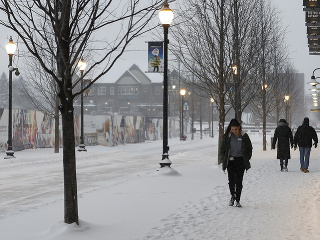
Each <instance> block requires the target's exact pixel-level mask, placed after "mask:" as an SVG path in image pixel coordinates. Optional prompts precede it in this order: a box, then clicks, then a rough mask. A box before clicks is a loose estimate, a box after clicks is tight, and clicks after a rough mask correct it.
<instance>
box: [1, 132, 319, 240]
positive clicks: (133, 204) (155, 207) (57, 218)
mask: <svg viewBox="0 0 320 240" xmlns="http://www.w3.org/2000/svg"><path fill="white" fill-rule="evenodd" d="M216 136H217V135H216ZM249 136H250V137H251V140H252V141H253V147H254V149H253V158H252V160H251V165H252V168H251V169H250V170H249V171H248V172H247V173H245V176H244V184H243V185H244V189H243V194H242V199H241V203H242V206H243V207H242V208H236V207H229V206H228V201H229V198H230V196H229V190H228V180H227V174H224V173H223V171H222V170H221V166H218V165H217V138H213V139H212V138H208V137H207V138H204V139H202V140H200V139H198V137H197V138H196V140H194V141H191V140H189V139H190V138H188V140H187V141H182V142H180V141H179V140H178V139H173V140H171V139H170V140H169V145H170V151H169V154H170V160H171V161H172V162H173V163H172V168H173V170H176V171H177V172H178V173H177V172H175V171H170V170H168V169H166V168H165V169H160V171H157V170H159V161H160V160H161V152H162V141H155V142H145V143H141V144H126V145H122V146H117V147H113V148H110V147H109V148H108V147H103V146H94V147H87V148H88V152H81V153H79V152H77V172H78V175H77V176H78V195H79V196H78V197H79V216H80V226H76V225H74V224H72V225H67V224H64V223H63V182H62V178H63V177H62V153H59V154H54V153H53V149H36V150H25V151H21V152H16V153H15V156H16V157H17V158H16V159H10V160H4V159H3V160H1V164H0V192H1V201H0V232H1V239H4V240H7V239H10V240H29V239H30V240H31V239H32V240H47V239H48V240H49V239H51V240H64V239H68V240H73V239H77V240H82V239H83V240H87V239H90V240H91V239H95V240H99V239H103V240H109V239H110V240H153V239H161V240H167V239H174V240H184V239H186V240H187V239H190V240H191V239H192V240H194V239H197V240H198V239H210V240H211V239H219V240H232V239H237V240H255V239H259V240H260V239H262V240H263V239H265V240H267V239H268V240H273V239H274V240H282V239H288V240H298V239H299V240H303V239H308V240H313V239H320V231H319V230H318V229H319V223H320V216H319V214H320V195H319V176H320V161H319V160H320V159H319V157H320V156H319V155H320V153H319V149H312V152H311V160H310V173H308V174H305V173H302V172H300V170H299V167H300V166H299V152H298V151H293V150H292V159H291V160H289V167H288V168H289V172H287V173H285V172H280V171H279V169H280V167H279V162H278V160H277V159H275V156H276V151H274V150H272V151H271V150H270V145H269V144H268V150H267V151H262V137H261V135H259V134H258V133H256V135H255V134H254V133H249ZM268 139H270V136H268ZM3 155H4V153H3Z"/></svg>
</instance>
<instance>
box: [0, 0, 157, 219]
mask: <svg viewBox="0 0 320 240" xmlns="http://www.w3.org/2000/svg"><path fill="white" fill-rule="evenodd" d="M162 3H163V1H160V0H154V1H147V2H145V1H139V0H129V1H115V0H109V1H100V0H54V1H40V0H31V1H20V0H1V1H0V11H1V12H2V13H3V14H4V15H5V16H6V18H5V19H3V18H2V19H0V24H1V25H2V26H4V27H6V28H8V29H11V30H12V32H14V33H15V34H16V35H17V36H19V38H20V39H21V41H22V45H23V46H20V51H19V52H20V54H21V55H22V56H23V60H24V62H25V63H26V62H29V63H33V64H34V65H35V66H39V67H40V68H41V70H40V71H42V72H44V73H45V74H47V75H48V78H49V79H50V82H48V80H45V79H48V78H43V80H44V82H43V83H44V86H49V85H50V86H52V85H53V86H54V87H53V88H52V89H54V95H55V96H56V99H57V100H56V102H57V103H58V109H59V112H60V114H61V117H62V132H63V170H64V198H65V201H64V202H65V204H64V221H65V223H74V222H75V223H77V224H78V223H79V219H78V198H77V178H76V156H75V141H74V114H73V102H74V99H75V98H76V97H77V96H79V95H80V94H81V93H82V92H84V91H85V90H86V89H87V88H89V87H90V86H91V85H92V84H94V83H95V82H96V81H98V80H99V79H100V78H101V77H102V76H104V75H105V74H106V73H108V72H109V70H110V69H111V68H112V67H113V66H114V64H115V62H116V61H117V60H118V59H119V58H120V56H121V55H122V54H123V53H124V51H125V50H126V48H127V47H128V45H129V44H130V43H131V42H132V40H133V39H135V38H137V37H139V36H141V35H142V34H144V33H145V32H146V31H149V30H150V29H152V28H153V27H154V25H150V26H149V22H150V21H151V20H152V19H154V18H155V14H157V13H158V10H159V9H160V8H161V7H162ZM106 33H107V35H106ZM82 57H83V58H85V59H91V61H90V62H89V63H88V65H89V67H88V68H87V69H86V71H85V74H84V75H83V78H85V77H87V76H92V77H91V79H92V81H91V84H89V85H88V86H86V88H84V89H79V88H78V90H77V89H76V86H77V85H78V83H79V82H80V81H81V80H82V78H79V79H77V80H76V81H73V80H74V79H73V76H74V75H75V74H76V73H77V71H78V68H77V63H78V61H79V59H80V58H82ZM20 65H21V63H20ZM42 89H46V88H45V87H43V88H42Z"/></svg>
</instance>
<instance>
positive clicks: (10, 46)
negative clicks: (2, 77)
mask: <svg viewBox="0 0 320 240" xmlns="http://www.w3.org/2000/svg"><path fill="white" fill-rule="evenodd" d="M16 49H17V45H16V44H15V43H14V42H13V40H12V37H10V39H9V42H8V43H7V45H6V51H7V53H8V55H9V65H8V67H9V122H8V148H7V151H6V154H7V155H6V156H5V157H4V158H5V159H8V158H14V157H15V156H14V151H13V150H12V72H13V71H14V70H15V71H16V75H19V71H18V69H17V68H13V66H12V57H13V55H14V53H15V51H16Z"/></svg>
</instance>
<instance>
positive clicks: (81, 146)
mask: <svg viewBox="0 0 320 240" xmlns="http://www.w3.org/2000/svg"><path fill="white" fill-rule="evenodd" d="M78 151H79V152H86V151H87V149H86V145H84V144H80V145H79V149H78Z"/></svg>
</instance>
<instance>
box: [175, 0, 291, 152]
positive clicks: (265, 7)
mask: <svg viewBox="0 0 320 240" xmlns="http://www.w3.org/2000/svg"><path fill="white" fill-rule="evenodd" d="M178 2H179V7H178V8H177V9H179V10H178V13H177V15H178V16H177V18H176V19H175V25H174V26H173V27H172V30H171V32H170V33H171V35H172V36H173V38H174V41H172V42H171V48H172V52H173V54H174V55H175V57H176V58H177V59H178V60H179V61H180V62H182V64H183V66H184V68H185V75H190V73H191V74H192V75H194V76H195V80H193V81H191V80H187V82H189V83H190V84H195V85H196V86H197V88H199V89H201V91H200V92H201V94H204V95H207V97H206V98H209V97H212V98H213V99H214V100H215V103H216V104H217V108H218V112H219V139H220V140H221V139H222V136H223V134H224V123H225V117H226V114H227V113H228V112H229V111H230V109H232V108H233V109H234V111H235V118H237V119H238V120H239V121H240V122H241V115H242V112H243V110H244V109H245V108H247V107H250V108H251V109H252V110H253V112H254V113H255V114H257V115H259V116H261V118H262V122H263V142H264V144H263V148H264V150H266V118H267V116H273V117H274V118H275V119H277V120H278V119H279V117H280V112H281V108H283V106H284V105H283V104H282V103H283V100H284V96H285V95H286V94H289V95H291V96H293V94H294V92H295V91H296V89H295V88H296V85H295V84H292V83H293V82H294V79H292V76H294V74H293V73H294V69H293V68H292V66H291V63H290V61H289V59H288V51H287V48H286V46H285V44H284V42H285V41H284V38H285V29H284V28H283V27H282V25H281V22H280V18H279V13H278V12H277V11H276V9H275V8H274V7H273V6H272V5H271V3H270V1H268V0H253V1H252V0H250V1H249V0H184V1H178ZM185 79H188V78H187V77H186V78H185ZM189 79H190V78H189ZM274 111H275V112H276V115H274V114H273V112H274ZM219 142H221V141H219Z"/></svg>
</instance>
